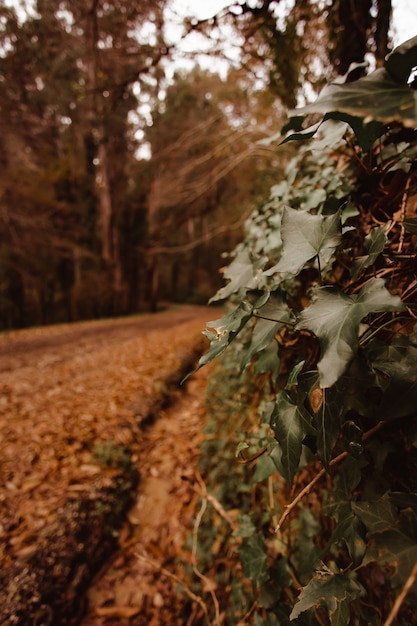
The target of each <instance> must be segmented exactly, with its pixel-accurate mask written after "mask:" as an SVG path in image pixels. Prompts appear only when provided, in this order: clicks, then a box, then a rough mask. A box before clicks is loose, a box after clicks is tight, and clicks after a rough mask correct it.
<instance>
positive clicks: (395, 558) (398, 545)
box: [370, 509, 417, 587]
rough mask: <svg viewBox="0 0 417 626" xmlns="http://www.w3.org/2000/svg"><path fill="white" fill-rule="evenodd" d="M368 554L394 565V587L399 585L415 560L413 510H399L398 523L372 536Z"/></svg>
mask: <svg viewBox="0 0 417 626" xmlns="http://www.w3.org/2000/svg"><path fill="white" fill-rule="evenodd" d="M370 555H371V556H373V557H374V558H375V560H376V561H378V562H379V563H389V564H392V565H393V566H394V567H395V571H394V574H393V576H392V583H393V586H394V587H401V586H403V585H404V583H405V582H406V580H407V579H408V577H409V576H410V574H411V570H412V569H413V567H414V565H415V563H416V561H417V517H416V514H415V512H414V511H413V510H411V509H405V510H404V511H401V513H400V516H399V523H398V524H397V525H396V526H395V527H394V528H391V529H389V530H386V531H385V532H382V533H375V535H374V536H373V538H372V543H371V547H370Z"/></svg>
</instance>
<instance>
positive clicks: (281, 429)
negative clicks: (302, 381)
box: [271, 391, 310, 483]
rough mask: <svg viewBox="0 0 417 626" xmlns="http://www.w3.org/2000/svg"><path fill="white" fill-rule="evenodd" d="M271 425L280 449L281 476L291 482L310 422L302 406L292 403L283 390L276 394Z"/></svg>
mask: <svg viewBox="0 0 417 626" xmlns="http://www.w3.org/2000/svg"><path fill="white" fill-rule="evenodd" d="M271 427H272V429H273V431H274V433H275V436H276V438H277V440H278V442H279V444H280V447H281V450H282V458H281V463H282V471H283V476H284V478H285V479H286V480H287V481H288V482H289V483H291V482H292V480H293V478H294V474H295V472H296V471H297V469H298V464H299V462H300V456H301V448H302V443H303V439H304V437H305V436H306V434H307V433H308V432H309V430H310V424H309V421H308V417H307V416H306V413H305V411H304V410H303V408H302V407H300V406H298V405H296V404H293V403H292V402H291V400H290V398H289V397H288V395H287V393H286V392H285V391H281V392H280V393H279V394H278V395H277V398H276V403H275V408H274V411H273V413H272V416H271Z"/></svg>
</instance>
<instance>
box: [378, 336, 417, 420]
mask: <svg viewBox="0 0 417 626" xmlns="http://www.w3.org/2000/svg"><path fill="white" fill-rule="evenodd" d="M366 352H367V357H368V361H369V363H370V365H371V368H372V370H373V371H374V372H375V373H376V377H377V384H379V386H380V387H381V389H382V390H383V391H384V394H383V396H382V399H381V403H380V406H379V408H378V415H379V417H380V418H382V419H394V418H396V417H402V416H404V415H408V414H409V413H412V412H414V411H415V408H416V406H417V378H416V374H415V364H416V362H417V346H415V345H413V344H412V343H410V337H405V336H404V337H399V338H397V339H394V340H393V341H392V342H391V344H389V345H386V344H383V343H380V342H377V341H373V342H372V343H371V344H370V345H369V346H368V348H367V351H366Z"/></svg>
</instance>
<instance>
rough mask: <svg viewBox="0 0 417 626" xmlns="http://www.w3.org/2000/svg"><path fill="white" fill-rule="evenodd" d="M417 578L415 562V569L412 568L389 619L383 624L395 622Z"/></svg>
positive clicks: (386, 625) (387, 625)
mask: <svg viewBox="0 0 417 626" xmlns="http://www.w3.org/2000/svg"><path fill="white" fill-rule="evenodd" d="M416 580H417V563H415V565H414V567H413V569H412V570H411V574H410V576H409V577H408V578H407V581H406V583H405V585H404V587H403V589H402V591H401V593H400V595H399V596H398V597H397V599H396V601H395V602H394V606H393V607H392V609H391V611H390V614H389V615H388V617H387V619H386V620H385V622H384V625H383V626H391V624H392V623H393V622H394V620H395V618H396V617H397V614H398V611H399V610H400V608H401V605H402V603H403V602H404V600H405V598H406V596H407V594H408V592H409V591H410V590H411V588H412V586H413V585H414V583H415V582H416Z"/></svg>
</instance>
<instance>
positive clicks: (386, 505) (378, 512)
mask: <svg viewBox="0 0 417 626" xmlns="http://www.w3.org/2000/svg"><path fill="white" fill-rule="evenodd" d="M352 510H353V511H354V512H355V513H356V515H357V516H358V517H359V519H360V520H361V521H362V523H363V524H365V526H366V528H367V530H368V533H371V534H373V533H378V532H382V531H384V530H387V529H388V528H391V527H392V526H394V524H395V522H396V519H397V508H396V507H395V506H394V505H393V504H392V502H390V500H389V499H388V498H380V499H379V500H374V501H372V502H366V501H365V502H352Z"/></svg>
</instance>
